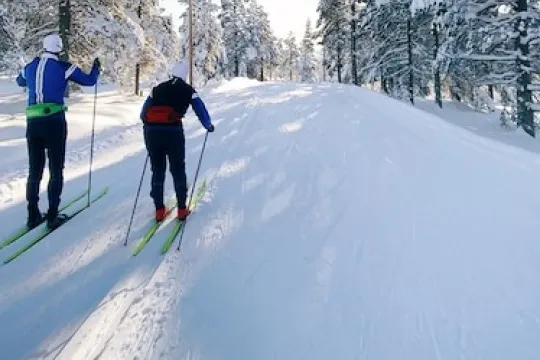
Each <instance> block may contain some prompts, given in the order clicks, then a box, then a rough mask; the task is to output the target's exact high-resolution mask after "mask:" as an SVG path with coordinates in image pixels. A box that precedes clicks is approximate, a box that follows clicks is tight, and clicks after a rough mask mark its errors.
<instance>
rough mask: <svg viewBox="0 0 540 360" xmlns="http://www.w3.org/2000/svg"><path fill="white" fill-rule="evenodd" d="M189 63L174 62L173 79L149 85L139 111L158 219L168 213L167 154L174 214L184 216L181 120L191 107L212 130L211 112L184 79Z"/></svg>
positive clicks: (185, 211)
mask: <svg viewBox="0 0 540 360" xmlns="http://www.w3.org/2000/svg"><path fill="white" fill-rule="evenodd" d="M187 73H188V66H187V64H186V63H185V62H180V63H177V64H175V65H174V67H173V70H172V79H170V80H168V81H165V82H163V83H161V84H159V85H158V86H156V87H154V88H153V89H152V93H151V94H150V96H148V98H147V99H146V102H145V103H144V106H143V109H142V111H141V120H142V121H143V123H144V140H145V144H146V149H147V150H148V155H149V156H150V163H151V167H152V190H151V193H150V196H151V197H152V199H153V200H154V205H155V207H156V216H155V218H156V220H157V221H161V220H163V219H164V218H165V216H166V215H167V213H168V211H169V210H168V209H167V208H166V207H165V203H164V201H163V191H164V189H163V185H164V182H165V171H166V169H167V158H168V159H169V164H170V171H171V174H172V177H173V181H174V189H175V192H176V200H177V202H178V210H177V218H178V219H180V220H184V219H186V217H187V216H188V215H189V209H187V207H186V198H187V181H186V163H185V155H186V153H185V141H186V140H185V137H184V128H183V126H182V120H183V118H184V116H185V114H186V112H187V110H188V109H189V106H190V105H191V107H193V110H194V111H195V114H196V115H197V117H198V118H199V121H200V122H201V124H202V125H203V127H204V128H205V129H206V130H207V131H208V132H213V131H214V125H212V121H211V119H210V115H209V114H208V111H207V109H206V106H205V105H204V102H203V101H202V99H201V98H200V97H199V95H198V94H197V92H196V91H195V89H193V88H192V87H191V86H190V85H189V84H187V83H186V81H185V80H186V78H187Z"/></svg>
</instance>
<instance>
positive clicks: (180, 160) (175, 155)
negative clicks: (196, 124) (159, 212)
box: [144, 127, 187, 209]
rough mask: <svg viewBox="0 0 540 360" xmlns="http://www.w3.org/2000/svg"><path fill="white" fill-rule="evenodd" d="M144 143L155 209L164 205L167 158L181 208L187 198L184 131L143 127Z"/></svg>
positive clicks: (173, 128)
mask: <svg viewBox="0 0 540 360" xmlns="http://www.w3.org/2000/svg"><path fill="white" fill-rule="evenodd" d="M144 141H145V144H146V149H147V150H148V154H149V156H150V164H151V167H152V190H151V192H150V196H151V197H152V199H153V200H154V205H155V206H156V209H159V208H162V207H163V206H164V205H165V203H164V200H163V196H164V195H163V193H164V183H165V172H166V170H167V158H168V160H169V166H170V172H171V175H172V177H173V182H174V190H175V192H176V199H177V201H178V205H179V207H182V205H184V204H185V203H186V198H187V180H186V163H185V146H186V141H185V138H184V131H183V130H182V128H181V127H172V128H170V129H169V128H163V127H160V128H152V127H145V130H144Z"/></svg>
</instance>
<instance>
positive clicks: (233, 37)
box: [221, 0, 248, 76]
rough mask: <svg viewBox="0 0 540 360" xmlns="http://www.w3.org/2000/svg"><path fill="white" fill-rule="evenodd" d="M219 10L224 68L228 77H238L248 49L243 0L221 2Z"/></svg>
mask: <svg viewBox="0 0 540 360" xmlns="http://www.w3.org/2000/svg"><path fill="white" fill-rule="evenodd" d="M221 8H222V12H221V26H222V28H223V42H224V45H225V53H226V60H225V66H226V69H227V72H228V74H229V76H240V70H241V67H242V64H244V66H245V60H246V57H247V48H248V44H247V34H246V26H245V25H246V7H245V4H244V0H222V1H221Z"/></svg>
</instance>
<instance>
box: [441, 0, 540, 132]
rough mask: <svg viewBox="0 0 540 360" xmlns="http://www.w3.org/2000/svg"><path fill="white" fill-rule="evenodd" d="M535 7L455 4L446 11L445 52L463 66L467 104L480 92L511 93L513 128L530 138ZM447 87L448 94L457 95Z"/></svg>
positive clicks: (521, 1)
mask: <svg viewBox="0 0 540 360" xmlns="http://www.w3.org/2000/svg"><path fill="white" fill-rule="evenodd" d="M536 5H537V1H530V0H513V1H507V0H490V1H487V0H470V1H467V0H455V1H454V2H453V4H452V6H451V7H450V14H451V15H452V20H453V22H450V23H449V26H450V36H449V41H450V42H453V44H452V43H451V44H450V46H448V50H449V55H450V57H451V58H452V59H455V61H454V63H458V64H459V65H463V63H466V64H467V65H468V66H467V71H468V72H469V73H467V74H466V75H469V76H470V77H469V78H471V77H472V79H474V83H473V85H472V88H473V91H472V96H469V97H470V98H472V99H474V97H475V93H476V89H478V88H479V87H480V86H498V87H512V88H514V89H515V90H514V91H516V99H517V104H516V107H517V118H518V121H519V124H520V125H521V126H522V127H523V129H524V130H525V131H526V132H527V133H529V134H530V135H532V136H534V133H535V131H534V117H533V111H532V107H531V105H532V92H531V91H530V89H529V85H530V84H531V82H532V69H531V64H532V62H531V44H534V43H535V41H537V40H538V36H536V37H535V35H534V34H535V31H534V30H533V31H530V30H529V29H530V24H531V23H534V22H535V21H538V19H539V13H538V11H537V8H535V6H536ZM458 24H459V25H461V24H465V25H466V26H462V27H459V25H458ZM531 35H532V36H531ZM535 39H536V40H535ZM461 67H462V66H461ZM461 71H463V70H461ZM453 76H455V74H453ZM456 77H457V76H456ZM461 78H464V76H461ZM458 81H459V80H458ZM453 82H454V84H453V87H454V88H456V87H457V88H459V89H460V91H463V90H462V89H461V88H462V86H460V85H459V83H458V84H457V86H456V84H455V83H456V81H453ZM505 91H506V90H505Z"/></svg>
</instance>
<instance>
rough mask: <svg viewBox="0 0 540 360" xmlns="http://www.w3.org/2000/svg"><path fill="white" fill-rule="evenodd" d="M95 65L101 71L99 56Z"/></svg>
mask: <svg viewBox="0 0 540 360" xmlns="http://www.w3.org/2000/svg"><path fill="white" fill-rule="evenodd" d="M94 66H97V68H98V70H99V71H101V61H99V59H98V58H95V59H94Z"/></svg>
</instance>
